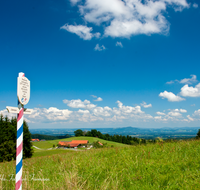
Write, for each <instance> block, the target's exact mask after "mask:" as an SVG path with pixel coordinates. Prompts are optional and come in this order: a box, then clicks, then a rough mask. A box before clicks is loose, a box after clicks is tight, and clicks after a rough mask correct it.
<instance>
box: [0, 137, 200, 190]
mask: <svg viewBox="0 0 200 190" xmlns="http://www.w3.org/2000/svg"><path fill="white" fill-rule="evenodd" d="M100 141H101V140H100ZM46 143H47V142H46ZM52 151H53V150H52ZM49 152H51V151H49ZM44 155H45V154H44ZM12 174H15V162H14V161H12V162H6V163H0V175H1V179H0V189H9V190H10V189H14V185H15V182H14V181H13V180H12ZM23 189H30V190H32V189H33V190H35V189H45V190H46V189H52V190H53V189H54V190H55V189H58V190H60V189H61V190H62V189H63V190H65V189H74V190H76V189H84V190H85V189H98V190H99V189H100V190H101V189H111V190H112V189H119V190H121V189H133V190H134V189H138V190H139V189H140V190H141V189H142V190H143V189H144V190H146V189H153V190H156V189H159V190H160V189H187V190H188V189H200V141H199V140H193V141H180V142H171V143H157V144H147V145H138V146H121V147H119V146H115V147H114V148H111V147H109V148H102V149H91V150H87V151H85V150H84V151H65V152H64V150H63V152H60V153H59V154H55V155H48V156H38V157H33V158H30V159H25V160H23Z"/></svg>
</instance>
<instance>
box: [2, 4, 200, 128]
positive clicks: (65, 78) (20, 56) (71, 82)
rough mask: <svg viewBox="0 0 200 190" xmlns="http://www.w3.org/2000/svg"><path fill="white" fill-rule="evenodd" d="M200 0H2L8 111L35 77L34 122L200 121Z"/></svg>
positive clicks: (38, 125)
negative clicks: (22, 81)
mask: <svg viewBox="0 0 200 190" xmlns="http://www.w3.org/2000/svg"><path fill="white" fill-rule="evenodd" d="M199 6H200V5H198V1H197V0H149V1H145V0H142V1H141V0H124V1H122V0H86V1H82V0H60V1H49V0H48V1H47V0H44V1H37V0H35V1H24V0H21V1H17V2H16V1H10V0H8V1H2V2H1V3H0V18H1V19H0V24H1V35H0V63H1V75H0V79H1V88H0V112H1V113H2V114H4V115H9V117H12V116H14V114H8V113H7V111H6V109H5V108H6V106H17V76H18V73H19V72H24V73H25V76H26V77H27V78H28V79H29V80H30V81H31V98H30V101H29V103H28V104H27V105H26V106H25V107H27V108H31V109H34V112H33V114H32V115H29V116H28V115H26V116H25V119H26V120H27V121H28V123H29V127H30V128H47V127H48V128H63V127H65V128H81V127H93V128H99V127H126V126H133V127H184V126H188V127H198V126H199V121H200V103H199V100H200V81H199V78H200V74H199V69H200V64H199V63H200V57H199V44H200V35H199V34H200V24H199V21H200V9H199Z"/></svg>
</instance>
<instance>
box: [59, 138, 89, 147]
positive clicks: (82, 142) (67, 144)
mask: <svg viewBox="0 0 200 190" xmlns="http://www.w3.org/2000/svg"><path fill="white" fill-rule="evenodd" d="M88 143H89V141H88V140H72V141H59V143H58V144H59V145H60V146H63V147H70V148H74V147H77V146H81V145H87V144H88Z"/></svg>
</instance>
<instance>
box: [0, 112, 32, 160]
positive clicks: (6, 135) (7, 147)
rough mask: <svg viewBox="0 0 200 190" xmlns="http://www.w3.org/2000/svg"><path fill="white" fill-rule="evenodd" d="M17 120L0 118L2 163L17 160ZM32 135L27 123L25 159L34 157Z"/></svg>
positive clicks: (24, 137)
mask: <svg viewBox="0 0 200 190" xmlns="http://www.w3.org/2000/svg"><path fill="white" fill-rule="evenodd" d="M16 138H17V118H12V119H11V121H10V120H9V119H8V117H5V118H4V117H3V115H1V116H0V162H2V161H10V160H12V159H16ZM30 141H31V134H30V132H29V129H28V125H27V123H26V122H24V124H23V158H30V157H31V156H32V155H33V149H32V144H31V142H30Z"/></svg>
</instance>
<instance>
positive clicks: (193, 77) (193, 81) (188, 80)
mask: <svg viewBox="0 0 200 190" xmlns="http://www.w3.org/2000/svg"><path fill="white" fill-rule="evenodd" d="M190 76H192V78H185V79H182V80H180V83H184V84H192V83H195V82H197V76H196V75H190Z"/></svg>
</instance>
